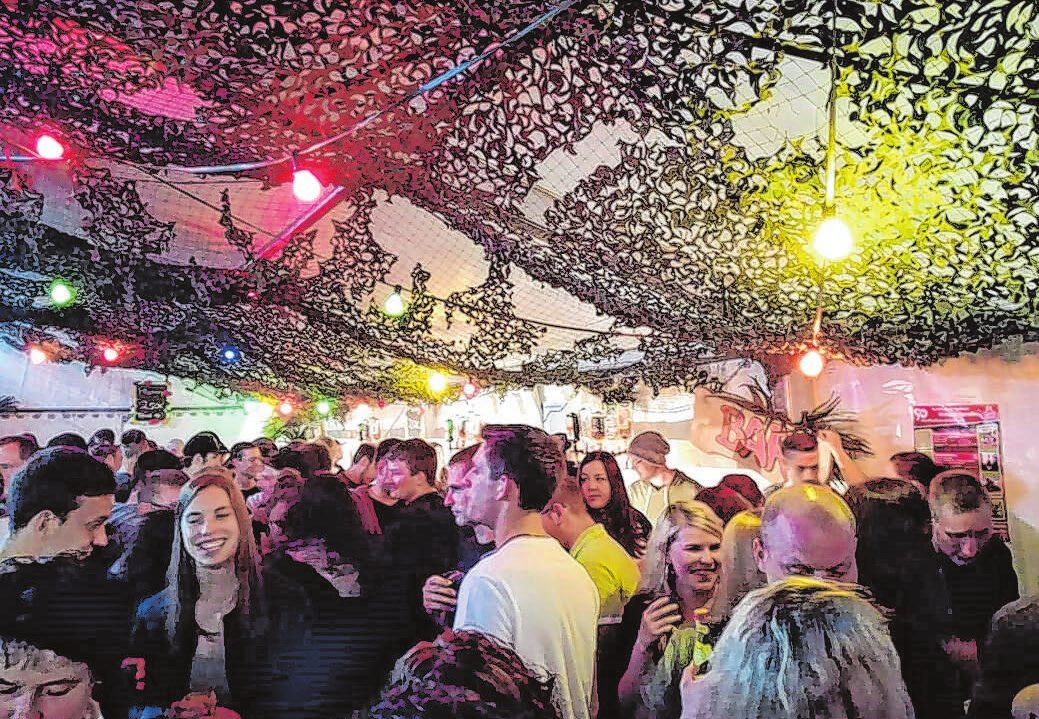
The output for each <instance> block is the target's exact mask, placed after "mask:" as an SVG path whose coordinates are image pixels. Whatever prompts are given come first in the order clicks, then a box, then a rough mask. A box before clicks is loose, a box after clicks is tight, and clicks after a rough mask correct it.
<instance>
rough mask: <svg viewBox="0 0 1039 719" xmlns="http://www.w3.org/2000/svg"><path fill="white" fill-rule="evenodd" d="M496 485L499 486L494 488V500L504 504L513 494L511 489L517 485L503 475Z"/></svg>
mask: <svg viewBox="0 0 1039 719" xmlns="http://www.w3.org/2000/svg"><path fill="white" fill-rule="evenodd" d="M495 484H496V485H497V486H496V487H495V488H494V498H495V499H496V500H498V501H499V502H504V501H505V500H507V499H508V498H509V493H510V492H511V488H512V486H513V485H514V484H515V482H513V481H512V480H511V479H509V476H508V475H506V474H503V475H502V476H500V477H498V480H497V482H496V483H495Z"/></svg>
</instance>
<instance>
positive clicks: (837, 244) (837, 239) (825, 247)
mask: <svg viewBox="0 0 1039 719" xmlns="http://www.w3.org/2000/svg"><path fill="white" fill-rule="evenodd" d="M813 247H815V251H816V252H818V253H819V254H820V255H822V256H823V257H825V258H826V259H828V260H832V261H836V260H843V259H844V258H845V257H847V256H848V255H850V254H851V251H852V249H853V248H854V247H855V240H854V239H853V238H852V236H851V230H849V229H848V226H847V225H845V224H844V223H843V222H841V221H840V220H839V219H837V218H836V217H829V218H827V219H825V220H823V222H822V224H821V225H819V229H818V230H816V232H815V241H814V243H813Z"/></svg>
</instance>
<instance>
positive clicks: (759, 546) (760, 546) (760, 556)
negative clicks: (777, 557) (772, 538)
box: [754, 537, 765, 574]
mask: <svg viewBox="0 0 1039 719" xmlns="http://www.w3.org/2000/svg"><path fill="white" fill-rule="evenodd" d="M754 563H755V564H757V565H758V569H759V570H760V571H761V573H762V574H765V543H764V542H762V541H761V537H755V538H754Z"/></svg>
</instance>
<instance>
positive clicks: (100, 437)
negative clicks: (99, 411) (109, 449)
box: [87, 429, 115, 444]
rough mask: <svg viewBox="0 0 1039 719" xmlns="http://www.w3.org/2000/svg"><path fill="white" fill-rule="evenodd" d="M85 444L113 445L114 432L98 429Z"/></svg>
mask: <svg viewBox="0 0 1039 719" xmlns="http://www.w3.org/2000/svg"><path fill="white" fill-rule="evenodd" d="M87 444H115V432H113V431H112V430H110V429H99V430H98V431H96V432H94V434H92V435H91V436H90V441H89V442H88V443H87Z"/></svg>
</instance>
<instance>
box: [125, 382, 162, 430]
mask: <svg viewBox="0 0 1039 719" xmlns="http://www.w3.org/2000/svg"><path fill="white" fill-rule="evenodd" d="M169 395H170V386H169V385H168V384H166V383H165V382H136V383H135V384H134V399H133V416H134V421H135V422H152V423H155V422H164V421H165V420H166V410H167V409H169V402H168V399H167V398H168V397H169Z"/></svg>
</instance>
